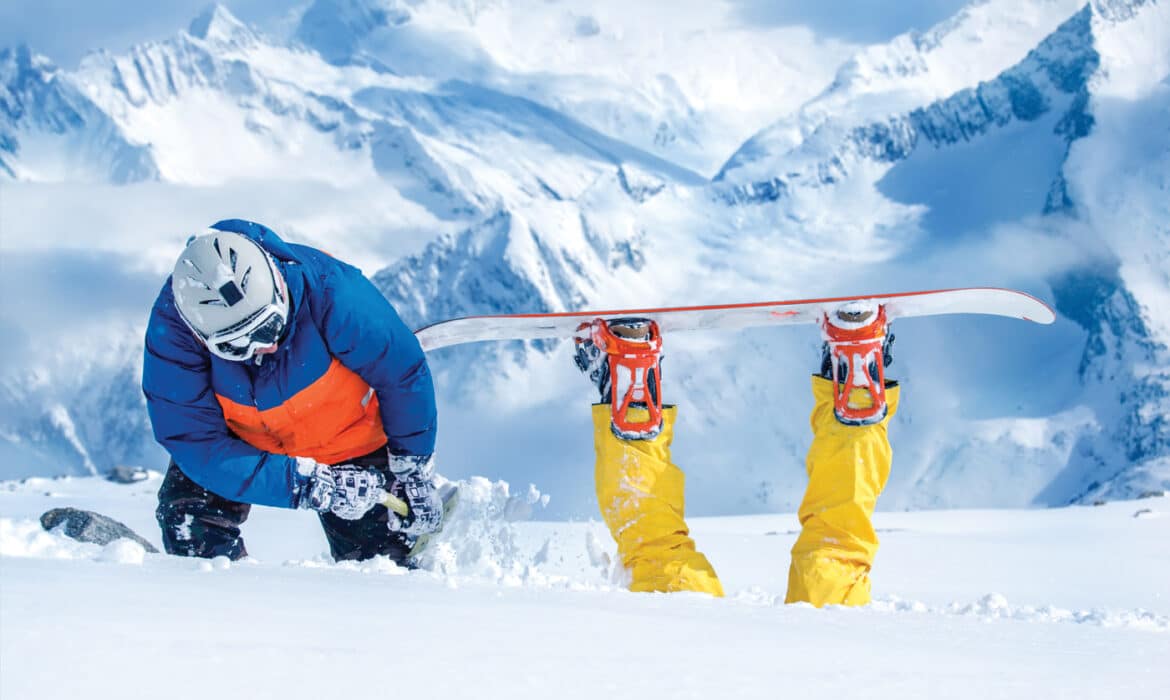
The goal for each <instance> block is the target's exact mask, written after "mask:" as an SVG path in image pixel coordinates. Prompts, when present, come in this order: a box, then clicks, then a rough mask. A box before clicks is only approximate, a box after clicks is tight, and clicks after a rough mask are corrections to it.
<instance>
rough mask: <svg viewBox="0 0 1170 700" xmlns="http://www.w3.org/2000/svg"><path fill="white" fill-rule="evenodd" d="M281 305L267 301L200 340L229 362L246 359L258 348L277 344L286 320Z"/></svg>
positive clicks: (212, 351) (213, 352)
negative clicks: (241, 318) (265, 304)
mask: <svg viewBox="0 0 1170 700" xmlns="http://www.w3.org/2000/svg"><path fill="white" fill-rule="evenodd" d="M286 313H287V312H286V311H285V309H284V308H282V307H281V306H280V305H278V304H276V303H272V304H269V305H268V306H265V307H264V308H263V309H260V310H259V311H257V312H256V313H254V314H252V315H251V316H249V317H248V318H246V319H244V320H243V321H242V322H240V323H238V324H236V325H235V326H232V327H231V328H227V329H224V330H222V331H220V332H218V333H216V334H214V335H212V336H210V337H208V338H204V339H203V342H204V344H206V345H207V349H208V350H210V351H211V353H212V354H213V355H216V356H218V357H222V358H223V359H225V360H230V361H232V362H243V361H244V360H249V359H251V358H252V356H253V355H255V354H256V351H257V350H260V349H262V348H267V347H271V346H273V345H276V343H277V341H279V340H280V336H281V334H282V333H284V327H285V324H286V320H285V314H286Z"/></svg>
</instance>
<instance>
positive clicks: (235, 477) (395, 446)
mask: <svg viewBox="0 0 1170 700" xmlns="http://www.w3.org/2000/svg"><path fill="white" fill-rule="evenodd" d="M212 228H215V229H219V230H221V231H231V232H235V233H239V234H242V235H244V236H247V237H248V238H250V239H252V240H253V241H256V243H258V244H259V245H260V246H261V247H262V248H264V249H265V250H266V251H268V253H269V254H270V255H272V257H273V258H274V259H275V260H276V263H277V266H278V267H279V268H280V270H281V272H282V273H283V274H284V277H285V281H286V283H287V285H288V290H289V303H290V309H289V325H288V330H287V331H286V334H285V338H284V340H282V341H281V343H280V346H279V348H278V349H277V351H276V352H275V353H273V354H272V355H267V356H265V357H264V360H263V362H262V363H261V364H260V365H256V364H255V363H253V362H251V361H248V362H231V361H228V360H224V359H221V358H219V357H216V356H215V355H212V354H211V353H210V352H208V350H207V348H206V347H205V346H204V345H203V343H202V342H201V341H200V340H199V339H198V338H196V337H195V335H194V334H193V333H192V332H191V331H190V329H188V328H187V326H186V325H185V324H184V323H183V320H182V319H181V318H180V317H179V314H178V310H177V309H176V308H175V299H174V295H173V294H172V292H171V281H170V279H168V280H167V282H166V284H164V285H163V288H162V291H160V292H159V295H158V299H157V300H156V301H155V304H154V308H153V309H152V310H151V315H150V322H149V325H148V326H147V330H146V350H145V353H146V354H145V359H144V362H143V367H142V390H143V392H144V393H145V394H146V405H147V410H148V412H149V414H150V421H151V425H152V427H153V429H154V436H155V439H156V440H158V442H159V443H160V444H162V446H163V447H165V448H166V449H167V451H168V452H169V453H170V454H171V457H172V458H173V459H174V461H175V463H176V464H178V466H179V468H180V469H181V470H182V471H183V473H184V474H186V475H187V476H188V477H189V478H190V479H191V480H193V481H194V482H195V483H197V484H199V485H200V486H202V487H204V488H206V489H207V490H209V491H211V492H213V493H215V494H217V495H219V496H222V497H224V498H227V499H230V500H233V501H240V502H244V503H255V504H260V505H268V506H282V507H296V505H297V503H296V501H297V494H298V493H299V490H300V488H301V487H302V486H303V483H304V481H305V477H304V476H303V475H300V474H298V472H297V469H296V460H295V459H294V458H295V457H311V458H313V459H315V460H317V461H318V462H323V463H327V464H341V463H344V462H345V461H346V460H348V459H353V458H354V457H358V456H361V455H364V454H367V453H369V452H372V451H374V450H375V449H378V448H380V447H381V446H382V445H388V447H389V448H390V450H391V451H392V452H394V453H395V454H410V455H429V454H431V453H432V452H433V451H434V447H435V427H436V410H435V392H434V385H433V382H432V379H431V373H430V369H429V368H428V366H427V362H426V357H425V356H424V354H423V351H422V348H421V347H420V346H419V344H418V341H417V340H416V339H415V337H414V334H413V333H411V332H410V329H408V328H407V327H406V325H405V324H403V322H402V320H401V319H400V318H399V317H398V314H397V313H396V312H395V311H394V308H393V307H392V306H391V305H390V303H389V302H388V301H386V299H385V298H384V297H383V296H382V295H381V294H380V293H379V292H378V290H377V289H376V288H375V287H374V285H373V284H371V283H370V281H369V280H367V279H366V278H365V277H364V276H363V275H362V273H361V271H360V270H358V269H357V268H355V267H353V266H351V265H347V264H345V263H343V262H341V261H339V260H337V259H335V258H332V257H330V256H329V255H327V254H325V253H322V252H321V251H319V250H316V249H314V248H310V247H308V246H302V245H294V244H289V243H285V242H284V241H283V240H281V239H280V238H279V237H278V236H277V235H276V234H275V233H273V231H272V230H270V229H268V228H266V227H264V226H261V225H259V224H256V223H252V222H249V221H242V220H239V219H229V220H226V221H221V222H219V223H217V224H215V225H214V226H213V227H212Z"/></svg>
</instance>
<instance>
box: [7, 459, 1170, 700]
mask: <svg viewBox="0 0 1170 700" xmlns="http://www.w3.org/2000/svg"><path fill="white" fill-rule="evenodd" d="M583 478H588V477H587V476H584V477H583ZM159 479H160V475H158V474H157V473H154V474H152V475H151V477H150V478H149V479H148V480H147V481H144V482H139V483H136V484H130V485H118V484H113V483H110V482H106V481H102V480H99V479H96V478H65V479H55V480H47V479H29V480H26V481H24V482H20V483H17V482H5V483H0V513H2V516H0V570H2V571H3V585H2V586H0V618H2V619H3V620H4V625H3V633H2V634H0V656H2V657H3V658H4V661H5V664H4V665H5V672H4V674H2V675H0V696H2V697H5V698H23V697H41V698H59V697H61V698H63V697H76V696H84V697H87V698H93V699H94V700H101V699H102V698H121V697H125V694H126V693H127V692H128V691H132V693H133V694H134V695H136V696H139V695H140V696H159V697H168V698H175V699H176V700H178V699H181V698H205V697H207V696H208V694H216V695H226V696H235V695H237V694H240V693H243V692H247V693H248V694H250V695H261V696H265V697H281V698H287V699H293V698H301V697H305V698H308V697H319V696H320V695H321V694H322V693H328V694H330V695H331V696H335V697H350V696H353V697H360V696H363V695H365V694H369V693H371V692H381V691H379V690H377V688H379V687H382V688H386V690H385V692H392V693H393V694H394V695H395V696H400V697H412V696H415V695H416V694H427V695H431V696H433V695H445V696H451V697H467V696H470V695H472V694H474V695H475V696H476V697H482V698H485V699H490V698H509V699H512V698H528V697H532V698H541V697H561V698H591V699H592V698H596V697H598V696H599V695H604V696H606V697H612V698H645V697H696V698H697V697H708V698H709V697H737V698H738V697H742V698H757V697H759V698H763V697H775V695H776V693H777V692H783V693H785V694H793V695H797V696H800V697H808V698H818V697H826V698H828V697H840V696H842V695H858V694H860V695H862V696H864V697H873V698H887V697H888V698H904V697H943V696H945V697H952V698H987V697H997V698H1034V697H1035V696H1036V695H1037V694H1041V693H1043V694H1045V695H1049V694H1051V695H1054V696H1058V697H1068V698H1080V697H1084V698H1090V697H1143V696H1155V697H1156V696H1157V694H1159V693H1160V692H1161V691H1162V690H1164V688H1165V687H1166V685H1167V683H1170V669H1168V668H1167V666H1166V664H1165V659H1166V658H1167V655H1168V654H1170V587H1168V586H1167V584H1166V582H1167V581H1170V501H1168V500H1167V499H1166V498H1165V497H1162V498H1150V499H1145V500H1141V501H1118V502H1113V503H1109V504H1106V505H1104V506H1100V507H1090V506H1077V507H1070V508H1062V509H1052V510H980V511H975V510H967V511H922V512H913V513H880V514H878V516H877V519H876V525H877V528H878V532H879V534H880V536H881V538H882V549H881V551H880V552H879V554H878V559H877V563H876V567H875V570H874V574H873V580H874V592H875V596H876V600H875V602H874V603H873V604H871V605H869V606H867V607H864V608H860V609H848V608H832V607H830V608H826V609H823V610H816V609H813V608H810V607H808V606H805V605H795V606H785V605H783V604H782V598H783V594H784V585H785V577H786V573H787V563H788V562H787V551H788V548H789V547H790V546H791V544H792V542H793V540H794V538H795V534H796V528H797V527H798V525H797V522H796V518H795V516H794V515H792V514H772V515H757V516H738V517H721V518H695V519H692V522H691V524H692V525H693V531H694V535H695V537H696V540H697V542H698V543H699V546H700V548H701V549H703V550H704V551H705V552H707V553H708V555H709V556H710V558H711V560H712V562H713V563H714V565H715V567H716V568H717V570H719V572H720V575H721V577H722V579H723V581H724V584H725V586H726V588H727V590H728V592H729V595H728V597H727V598H726V599H723V600H716V599H712V598H708V597H706V596H701V595H697V594H673V595H661V594H632V593H628V592H626V591H624V590H623V589H622V587H621V572H615V571H613V570H612V565H611V564H610V562H611V561H612V557H613V544H612V541H611V540H610V538H609V536H608V533H606V532H605V530H604V527H602V526H601V525H600V524H599V523H596V522H555V521H535V522H534V521H523V517H522V516H523V515H524V514H523V513H519V512H516V511H515V510H512V511H511V513H510V515H509V516H508V517H505V515H504V511H506V510H508V509H507V508H506V507H504V506H506V504H507V503H508V502H509V500H511V502H513V503H524V504H528V505H536V504H538V503H539V501H540V495H541V492H540V491H539V490H536V489H535V488H530V489H527V490H526V489H517V490H516V494H515V495H514V496H510V495H509V494H510V490H509V489H508V487H507V485H506V484H502V483H500V482H490V481H488V480H477V481H473V482H469V483H468V484H467V485H465V488H467V489H468V491H467V495H470V496H471V498H470V499H469V500H468V501H467V503H471V504H472V507H471V508H470V509H469V510H466V511H460V515H459V518H460V519H461V520H460V519H456V520H455V521H454V523H453V525H452V530H451V531H450V532H448V533H447V534H446V538H447V542H446V543H445V545H446V546H447V547H448V551H456V550H459V549H461V548H467V547H469V546H471V545H474V544H479V545H481V546H482V547H483V548H482V549H480V550H479V556H478V558H477V559H476V561H477V564H476V565H474V566H458V567H456V568H454V569H451V568H448V566H447V565H448V564H449V563H450V562H451V561H452V560H451V558H447V559H445V560H444V562H446V563H432V565H431V566H430V569H429V570H423V571H416V572H407V571H405V570H403V569H399V568H397V567H395V566H394V565H393V564H391V563H389V562H387V561H385V560H374V561H370V562H362V563H344V564H334V563H331V562H330V561H329V559H328V557H327V556H326V555H325V554H324V551H325V542H324V539H323V536H322V535H321V534H320V529H319V527H318V526H317V524H316V520H315V518H313V517H312V516H311V515H308V514H305V513H301V512H294V511H283V510H275V509H267V508H256V509H255V510H254V511H253V515H252V517H251V518H250V519H249V521H248V522H247V523H246V525H245V526H244V533H245V537H246V538H247V540H248V543H249V550H250V551H251V552H252V554H253V558H251V559H248V560H244V561H241V562H234V563H233V562H229V561H228V560H226V559H223V558H220V559H214V560H210V561H208V560H194V559H183V558H176V557H167V556H164V555H149V554H144V553H143V552H142V549H141V547H138V546H137V545H131V544H130V543H128V542H127V541H125V540H121V541H118V542H115V543H113V544H111V545H107V546H106V547H105V548H102V547H99V546H97V545H85V544H79V543H76V542H73V541H72V540H68V539H66V538H64V537H62V536H61V535H59V534H56V533H46V532H44V531H43V530H41V529H40V526H39V525H38V524H37V523H36V522H35V518H36V517H37V516H38V515H39V513H40V512H41V511H43V510H45V509H47V508H49V507H52V506H59V505H72V506H77V507H81V508H87V509H92V510H97V511H99V512H103V513H106V514H109V515H112V516H114V517H116V518H119V519H121V520H124V521H125V522H126V523H127V524H129V525H131V526H132V527H134V528H135V529H136V530H138V531H139V533H140V534H143V535H145V536H146V537H147V538H148V539H150V540H151V541H152V542H155V543H157V542H158V530H157V526H156V525H154V523H153V509H154V505H155V500H154V492H155V491H156V490H157V488H158V485H159ZM537 507H538V506H537ZM538 512H539V511H538ZM518 520H519V521H518ZM436 559H440V560H443V556H436ZM195 669H197V671H194V670H195ZM362 669H365V671H363V670H362ZM193 672H196V673H197V676H192V675H191V674H192V673H193ZM177 678H182V679H187V680H183V681H182V682H176V679H177Z"/></svg>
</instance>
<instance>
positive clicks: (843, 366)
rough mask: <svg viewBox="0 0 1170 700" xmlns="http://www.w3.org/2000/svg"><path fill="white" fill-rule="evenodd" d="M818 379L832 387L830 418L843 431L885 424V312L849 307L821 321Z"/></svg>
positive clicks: (868, 305) (862, 304)
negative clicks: (852, 426)
mask: <svg viewBox="0 0 1170 700" xmlns="http://www.w3.org/2000/svg"><path fill="white" fill-rule="evenodd" d="M821 331H822V334H823V337H824V340H825V342H824V344H823V345H822V346H821V372H820V376H822V377H824V378H825V379H828V380H829V381H831V382H833V384H834V390H833V413H834V415H835V416H836V417H837V420H838V421H839V422H841V423H843V424H845V425H873V424H875V423H880V422H881V421H882V420H883V419H885V417H886V414H887V413H888V411H889V408H888V406H887V405H886V388H887V387H889V386H893V385H895V382H887V381H886V375H885V372H886V367H888V366H889V365H890V364H892V363H893V361H894V357H893V353H892V351H893V344H894V334H893V333H891V332H889V324H888V323H887V321H886V309H885V307H884V306H881V305H880V304H877V303H875V302H872V301H851V302H847V303H845V304H842V305H841V306H838V307H837V308H835V309H833V310H832V311H829V312H827V313H826V314H825V316H824V318H823V319H822V321H821Z"/></svg>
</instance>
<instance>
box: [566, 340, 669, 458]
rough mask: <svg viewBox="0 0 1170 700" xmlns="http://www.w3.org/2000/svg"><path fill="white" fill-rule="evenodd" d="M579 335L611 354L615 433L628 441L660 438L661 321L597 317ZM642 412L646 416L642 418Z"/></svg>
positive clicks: (611, 409)
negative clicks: (658, 322) (659, 326)
mask: <svg viewBox="0 0 1170 700" xmlns="http://www.w3.org/2000/svg"><path fill="white" fill-rule="evenodd" d="M577 335H578V337H582V338H585V337H587V338H588V339H589V340H591V341H592V342H593V344H594V345H596V346H597V347H598V348H599V349H601V350H603V351H604V352H605V353H606V354H607V355H608V360H609V377H610V397H609V398H610V412H611V414H612V418H613V431H614V434H615V435H617V436H618V437H620V438H623V439H626V440H648V439H652V438H654V437H657V436H658V433H659V432H661V431H662V377H661V371H660V370H659V366H658V361H659V358H660V357H661V355H662V335H661V334H660V333H659V331H658V324H657V323H656V322H654V321H651V320H649V319H644V318H615V319H610V320H608V321H606V320H605V319H600V318H598V319H594V320H593V321H592V322H591V323H586V324H582V325H581V326H580V327H579V328H578V329H577ZM631 409H633V411H632V412H631ZM631 414H633V415H631ZM643 414H644V415H645V419H643V420H639V418H641V417H642V415H643Z"/></svg>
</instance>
